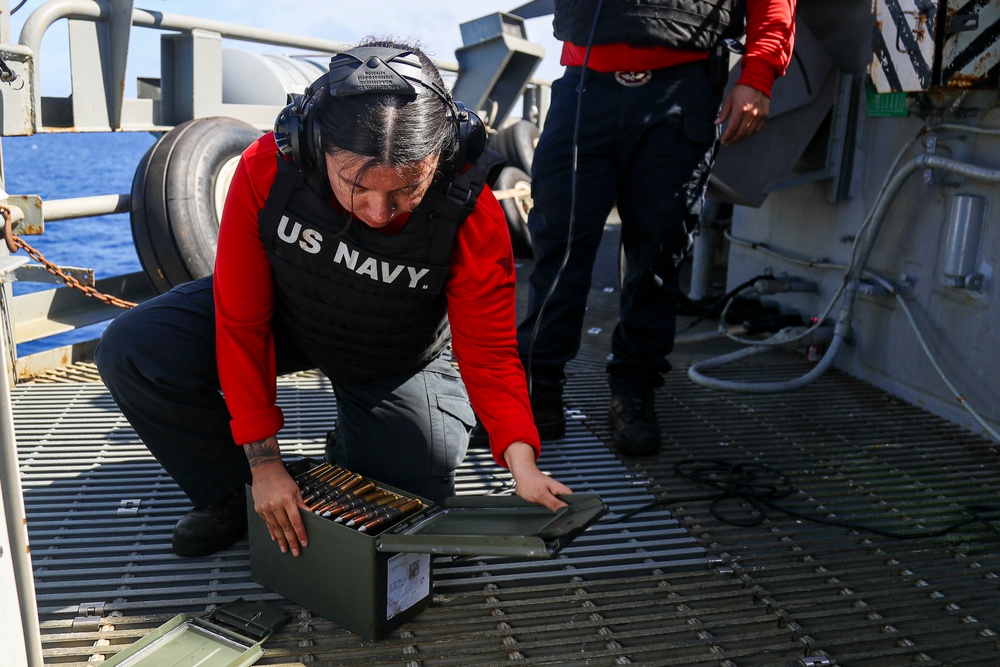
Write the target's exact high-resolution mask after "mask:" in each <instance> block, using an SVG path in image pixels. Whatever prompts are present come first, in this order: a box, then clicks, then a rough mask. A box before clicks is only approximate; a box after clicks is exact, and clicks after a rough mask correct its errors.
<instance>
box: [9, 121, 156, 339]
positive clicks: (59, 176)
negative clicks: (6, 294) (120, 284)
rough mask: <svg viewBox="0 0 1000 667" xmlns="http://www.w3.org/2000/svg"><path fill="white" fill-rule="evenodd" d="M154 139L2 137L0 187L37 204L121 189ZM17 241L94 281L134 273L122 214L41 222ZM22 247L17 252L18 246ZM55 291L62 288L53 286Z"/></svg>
mask: <svg viewBox="0 0 1000 667" xmlns="http://www.w3.org/2000/svg"><path fill="white" fill-rule="evenodd" d="M155 141H156V137H155V136H154V135H152V134H150V133H148V132H115V133H61V134H40V135H35V136H31V137H5V138H4V139H3V140H2V148H3V160H4V171H5V176H6V190H7V192H8V193H10V194H18V195H39V196H40V197H41V198H42V200H43V201H45V200H51V199H66V198H70V197H89V196H94V195H106V194H118V193H127V192H129V191H130V190H131V189H132V177H133V175H134V174H135V169H136V166H137V165H138V163H139V160H140V159H141V158H142V156H143V154H144V153H145V152H146V151H147V150H148V149H149V147H150V146H152V145H153V143H154V142H155ZM24 240H25V241H26V242H27V243H28V244H30V245H31V246H32V247H34V248H36V249H37V250H39V251H40V252H41V253H42V254H43V255H44V256H45V257H46V259H48V260H50V261H52V262H53V263H55V264H57V265H60V266H64V265H65V266H77V267H85V268H92V269H94V272H95V275H96V277H97V278H98V279H100V278H107V277H110V276H115V275H119V274H122V273H131V272H134V271H141V270H142V266H141V264H140V263H139V258H138V256H137V254H136V251H135V246H134V245H133V243H132V232H131V227H130V223H129V216H128V214H127V213H120V214H116V215H107V216H100V217H96V218H80V219H77V220H56V221H53V222H47V223H46V225H45V233H44V234H41V235H38V236H25V237H24ZM21 252H22V253H23V252H24V251H23V250H22V251H21ZM13 287H14V294H15V295H17V294H25V293H28V292H34V291H38V290H43V289H54V288H56V286H55V285H53V284H51V283H49V284H46V283H22V282H15V283H14V285H13ZM56 289H67V288H66V287H58V288H56ZM104 326H105V325H94V326H91V327H86V328H84V329H80V330H78V331H74V332H68V333H65V334H60V335H58V336H52V337H49V338H45V339H41V340H38V341H32V342H30V343H23V344H21V345H18V349H17V352H18V355H19V356H24V355H27V354H31V353H33V352H39V351H42V350H46V349H50V348H52V347H57V346H60V345H66V344H69V343H72V342H77V341H82V340H88V339H91V338H94V337H96V336H97V335H99V333H100V331H101V330H102V329H103V327H104Z"/></svg>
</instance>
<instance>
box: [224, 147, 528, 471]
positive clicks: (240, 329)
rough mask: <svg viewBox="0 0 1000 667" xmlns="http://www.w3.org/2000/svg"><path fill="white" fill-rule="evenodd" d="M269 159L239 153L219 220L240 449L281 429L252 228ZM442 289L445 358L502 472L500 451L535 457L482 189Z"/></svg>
mask: <svg viewBox="0 0 1000 667" xmlns="http://www.w3.org/2000/svg"><path fill="white" fill-rule="evenodd" d="M276 151H277V146H276V145H275V143H274V135H272V134H271V133H268V134H265V135H264V136H263V137H261V138H260V139H258V140H257V141H256V142H254V144H253V145H251V146H250V147H249V148H248V149H247V150H246V151H245V152H244V153H243V156H242V158H241V159H240V162H239V166H238V167H237V169H236V173H235V174H234V175H233V182H232V185H231V186H230V189H229V194H228V196H227V198H226V205H225V209H224V211H223V213H222V225H221V227H220V229H219V247H218V252H217V255H216V260H215V315H216V342H217V347H218V352H217V356H218V363H219V378H220V381H221V383H222V392H223V394H224V395H225V397H226V405H227V406H228V407H229V411H230V413H231V415H232V422H231V426H232V430H233V438H234V439H235V440H236V442H237V443H239V444H246V443H248V442H255V441H257V440H262V439H264V438H267V437H270V436H272V435H275V434H277V433H278V431H279V430H280V429H281V427H282V426H283V425H284V419H283V416H282V412H281V409H280V408H279V407H278V406H277V403H276V401H277V373H276V364H275V351H274V336H273V332H272V330H271V315H272V313H273V312H274V286H273V283H272V277H271V265H270V263H269V261H268V257H267V253H266V251H265V249H264V244H263V242H262V241H261V238H260V231H259V229H258V226H257V215H258V213H259V211H260V210H261V209H262V208H263V206H264V202H265V201H266V200H267V196H268V193H269V192H270V189H271V185H272V183H273V182H274V178H275V174H276V173H277V165H276V163H275V159H276V158H275V155H276ZM332 203H333V205H334V206H335V207H336V208H338V209H339V208H340V206H339V204H337V202H336V201H334V202H332ZM401 223H402V224H397V225H395V226H394V227H395V230H396V231H398V230H399V229H400V228H401V227H402V226H403V225H404V224H405V221H401ZM353 224H359V225H360V224H364V223H363V222H360V221H357V220H355V221H354V222H353ZM445 290H446V294H447V297H448V319H449V322H450V323H451V332H452V349H453V351H454V353H455V358H456V359H457V361H458V365H459V369H460V371H461V373H462V379H463V380H464V382H465V386H466V388H467V389H468V392H469V398H470V399H471V401H472V405H473V408H474V409H475V410H476V414H477V415H478V416H479V418H480V420H481V421H482V422H483V426H485V427H486V430H487V432H489V434H490V443H491V447H492V451H493V456H494V458H495V459H496V460H497V462H498V463H499V464H500V465H506V464H505V462H504V460H503V452H504V450H505V449H506V448H507V447H508V446H509V445H510V444H511V443H514V442H518V441H521V442H526V443H528V444H530V445H531V446H533V447H534V448H535V450H536V452H538V451H540V443H539V438H538V431H537V430H536V429H535V425H534V422H533V420H532V416H531V407H530V404H529V402H528V388H527V383H526V381H525V377H524V369H523V368H522V366H521V362H520V360H519V358H518V355H517V341H516V339H515V318H516V312H515V303H514V297H515V276H514V256H513V254H512V252H511V247H510V235H509V232H508V230H507V222H506V219H505V217H504V214H503V209H501V208H500V204H499V203H498V202H497V200H496V197H494V196H493V193H492V192H491V191H490V190H489V188H486V189H485V190H484V191H483V193H482V194H481V195H480V197H479V201H478V203H477V204H476V209H475V210H474V211H473V213H472V215H470V216H469V217H468V218H467V219H466V220H465V222H463V223H462V224H461V225H460V226H459V228H458V234H457V236H456V238H455V247H454V248H453V250H452V254H451V272H450V274H449V277H448V282H447V285H446V287H445Z"/></svg>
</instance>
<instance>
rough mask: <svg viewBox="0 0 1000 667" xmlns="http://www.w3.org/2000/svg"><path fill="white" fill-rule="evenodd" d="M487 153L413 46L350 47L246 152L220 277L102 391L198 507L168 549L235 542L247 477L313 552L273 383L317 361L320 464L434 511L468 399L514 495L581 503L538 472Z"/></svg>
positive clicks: (284, 545) (147, 335)
mask: <svg viewBox="0 0 1000 667" xmlns="http://www.w3.org/2000/svg"><path fill="white" fill-rule="evenodd" d="M485 143H486V135H485V129H484V128H483V126H482V124H481V123H480V122H479V120H478V118H476V117H475V115H474V114H471V113H469V112H467V111H466V110H465V108H464V107H463V106H462V105H461V103H459V102H455V101H453V100H452V99H451V97H450V95H449V94H448V93H447V92H446V90H445V88H444V82H443V81H442V79H441V75H440V73H439V72H438V71H437V69H436V68H435V67H434V65H433V63H432V62H431V61H430V60H429V59H428V57H427V56H426V55H424V54H423V52H422V51H420V50H419V49H418V48H416V47H414V46H410V45H407V44H402V43H397V42H395V41H385V40H382V41H372V40H370V41H368V43H366V44H365V45H363V46H361V47H359V48H356V49H352V50H350V51H347V52H345V53H342V54H339V55H337V56H335V57H334V58H332V59H331V62H330V70H329V72H328V73H327V74H326V75H324V76H323V77H322V78H320V79H319V80H318V81H316V82H315V83H314V84H313V85H312V86H310V88H309V89H307V90H306V94H305V95H303V96H302V97H300V98H298V99H297V100H295V101H294V102H293V103H292V104H290V105H289V106H288V107H287V108H286V109H285V110H284V111H283V112H282V114H281V115H280V116H279V117H278V120H277V122H276V125H275V131H274V133H268V134H266V135H264V136H262V137H261V138H260V139H259V140H257V141H256V142H255V143H254V144H252V145H251V146H250V147H249V148H248V149H247V150H246V151H245V152H244V153H243V155H242V157H241V159H240V162H239V166H238V168H237V170H236V173H235V175H234V176H233V181H232V185H231V188H230V191H229V194H228V198H227V200H226V205H225V210H224V211H223V214H222V223H221V227H220V230H219V243H218V253H217V257H216V265H215V274H214V276H209V277H207V278H203V279H200V280H195V281H193V282H190V283H187V284H184V285H180V286H178V287H175V288H174V289H172V290H171V291H169V292H167V293H166V294H163V295H161V296H159V297H157V298H155V299H152V300H150V301H148V302H146V303H143V304H142V305H140V306H138V307H137V308H135V309H133V310H130V311H128V312H126V313H124V314H122V315H121V316H119V317H118V318H117V319H116V320H115V321H114V322H113V323H112V324H111V326H109V327H108V329H107V330H106V332H105V333H104V335H103V337H102V339H101V342H100V345H99V347H98V349H97V352H96V359H97V364H98V368H99V369H100V372H101V375H102V378H103V379H104V381H105V383H106V385H107V386H108V389H109V390H110V391H111V394H112V396H113V397H114V399H115V401H116V402H117V403H118V405H119V407H120V408H121V410H122V412H123V413H124V415H125V416H126V417H127V418H128V420H129V422H130V423H131V424H132V426H133V428H134V429H135V431H136V433H137V434H138V435H139V437H140V438H142V440H143V442H144V443H145V444H146V446H147V447H148V448H149V449H150V451H151V452H152V453H153V455H154V456H155V457H156V458H157V460H158V461H159V462H160V463H161V464H162V465H163V467H164V468H165V469H166V471H167V472H168V473H169V474H170V476H171V477H173V479H174V480H175V481H176V482H177V483H178V485H179V486H180V487H181V488H182V489H183V490H184V492H185V493H186V494H187V496H188V497H189V498H190V499H191V501H192V502H193V503H194V505H195V509H193V510H192V511H191V512H189V513H188V514H186V515H185V516H184V517H183V518H182V519H181V520H180V521H179V522H178V524H177V526H176V527H175V529H174V533H173V549H174V551H175V552H176V553H177V554H179V555H182V556H198V555H205V554H209V553H213V552H215V551H218V550H219V549H223V548H225V547H227V546H229V545H230V544H232V543H233V542H235V541H236V540H238V539H239V538H240V537H242V535H243V534H244V533H245V531H246V504H245V495H244V491H243V487H244V484H245V483H246V482H247V481H249V480H251V479H252V486H253V501H254V509H255V510H256V511H257V513H258V514H259V515H260V516H261V518H262V519H263V520H264V521H265V523H266V524H267V526H268V529H269V531H270V534H271V537H272V539H274V540H275V541H277V543H278V546H279V547H280V549H281V550H282V552H285V551H291V552H292V554H294V555H298V554H299V551H300V548H302V547H305V546H306V545H307V536H306V533H305V528H304V526H303V523H302V520H301V517H300V514H299V509H300V508H302V507H305V505H304V504H303V501H302V497H301V495H300V493H299V490H298V488H297V486H296V484H295V482H294V481H293V480H292V478H291V477H290V476H289V474H288V472H287V471H286V469H285V467H284V465H283V463H282V459H281V453H280V450H279V447H278V439H277V434H278V432H279V431H280V430H281V428H282V426H283V416H282V411H281V409H280V408H279V407H278V406H277V403H276V400H277V386H276V385H277V382H276V378H277V375H278V374H281V373H284V372H288V371H292V370H300V369H305V368H319V369H320V370H321V371H322V372H323V373H324V374H325V375H326V376H327V377H329V379H330V381H331V383H332V385H333V390H334V395H335V399H336V404H337V414H338V417H337V428H336V437H335V442H332V443H329V444H328V446H327V452H326V454H327V459H328V460H330V461H332V462H334V463H336V464H338V465H340V466H342V467H344V468H347V469H349V470H352V471H353V472H356V473H360V474H362V475H364V476H367V477H371V478H372V479H375V480H378V481H381V482H385V483H387V484H391V485H394V486H397V487H399V488H401V489H402V490H404V491H408V492H411V493H414V494H417V495H420V496H423V497H426V498H428V499H430V500H432V501H435V502H440V501H442V500H443V499H444V498H445V497H447V496H450V495H453V494H454V488H455V470H456V468H457V467H458V465H459V464H460V462H461V461H462V459H463V458H464V456H465V452H466V448H467V446H468V439H469V429H470V427H471V425H472V423H473V422H474V417H473V411H472V406H471V405H470V399H471V404H472V405H475V406H476V408H477V412H478V414H479V415H481V416H482V418H483V419H484V420H486V421H487V422H488V424H489V425H490V427H491V429H495V434H496V437H495V438H494V439H493V454H494V457H495V459H496V461H497V462H498V463H499V464H500V465H502V466H506V467H508V468H509V469H510V471H511V473H512V475H513V477H514V480H515V482H516V490H517V493H518V495H520V496H521V497H523V498H525V499H527V500H531V501H535V502H538V503H541V504H542V505H545V506H546V507H548V508H550V509H552V510H556V509H558V508H559V507H562V506H563V505H565V503H564V502H562V501H561V500H559V499H558V498H557V497H556V494H561V493H569V492H570V490H569V489H568V488H567V487H565V486H564V485H562V484H560V483H559V482H557V481H556V480H554V479H551V478H550V477H548V476H547V475H545V474H543V473H542V472H541V471H540V470H539V469H538V468H537V467H536V465H535V459H536V457H537V455H538V453H539V438H538V433H537V431H536V430H535V427H534V424H533V422H532V416H531V410H530V405H529V400H528V393H527V386H526V383H525V378H524V371H523V369H522V367H521V364H520V361H519V359H518V356H517V345H516V340H515V326H514V325H515V307H514V294H515V290H514V264H513V257H512V253H511V246H510V237H509V235H508V231H507V226H506V222H505V219H504V214H503V210H502V209H501V208H500V205H499V204H498V202H497V200H496V198H495V197H494V196H493V195H492V193H491V191H490V189H489V187H488V186H487V185H486V183H487V182H489V181H490V178H491V176H492V172H494V171H496V167H497V165H498V164H499V161H498V160H497V154H496V153H493V152H492V151H487V150H484V147H485ZM449 324H450V328H449ZM449 341H452V342H453V349H454V356H455V359H456V360H457V362H458V366H459V368H460V369H461V378H460V377H459V373H458V371H456V370H455V369H454V367H453V366H452V364H451V363H450V358H451V356H450V354H449V352H448V348H447V346H448V343H449ZM463 380H464V383H463ZM466 388H468V391H467V390H466ZM220 389H221V393H220ZM237 445H239V446H237Z"/></svg>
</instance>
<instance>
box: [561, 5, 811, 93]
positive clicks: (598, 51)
mask: <svg viewBox="0 0 1000 667" xmlns="http://www.w3.org/2000/svg"><path fill="white" fill-rule="evenodd" d="M746 8H747V28H746V49H747V52H746V55H744V56H743V58H742V59H741V61H740V78H739V80H738V81H737V83H741V84H744V85H747V86H750V87H751V88H754V89H755V90H759V91H760V92H762V93H764V94H765V95H768V96H770V94H771V86H773V85H774V80H775V79H777V78H778V77H779V76H781V75H782V74H784V73H785V69H786V68H787V67H788V61H789V60H790V59H791V57H792V47H793V46H794V44H795V0H747V5H746ZM586 50H587V49H586V47H585V46H583V45H577V44H571V43H569V42H565V43H564V44H563V50H562V58H561V60H560V63H561V64H563V65H568V66H580V65H583V60H584V56H585V54H586ZM705 58H708V52H706V51H680V50H677V49H671V48H668V47H665V46H652V47H650V46H645V45H644V46H641V47H636V46H632V45H629V44H595V45H593V46H592V47H591V49H590V57H589V58H588V59H587V67H588V68H590V69H593V70H595V71H597V72H616V71H629V70H646V69H660V68H662V67H671V66H673V65H680V64H682V63H686V62H692V61H695V60H703V59H705Z"/></svg>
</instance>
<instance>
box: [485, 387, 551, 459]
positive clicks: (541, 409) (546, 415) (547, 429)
mask: <svg viewBox="0 0 1000 667" xmlns="http://www.w3.org/2000/svg"><path fill="white" fill-rule="evenodd" d="M531 412H532V414H533V415H534V419H535V428H537V429H538V437H539V438H541V439H542V440H558V439H559V438H561V437H563V436H564V435H566V413H565V412H563V404H562V387H559V386H555V387H547V388H545V389H542V388H541V387H535V388H534V390H533V391H532V394H531ZM489 446H490V436H489V434H488V433H487V432H486V428H485V427H484V426H483V423H482V422H481V421H477V422H476V425H475V426H474V427H473V429H472V433H471V434H470V436H469V447H472V448H473V449H488V448H489Z"/></svg>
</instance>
